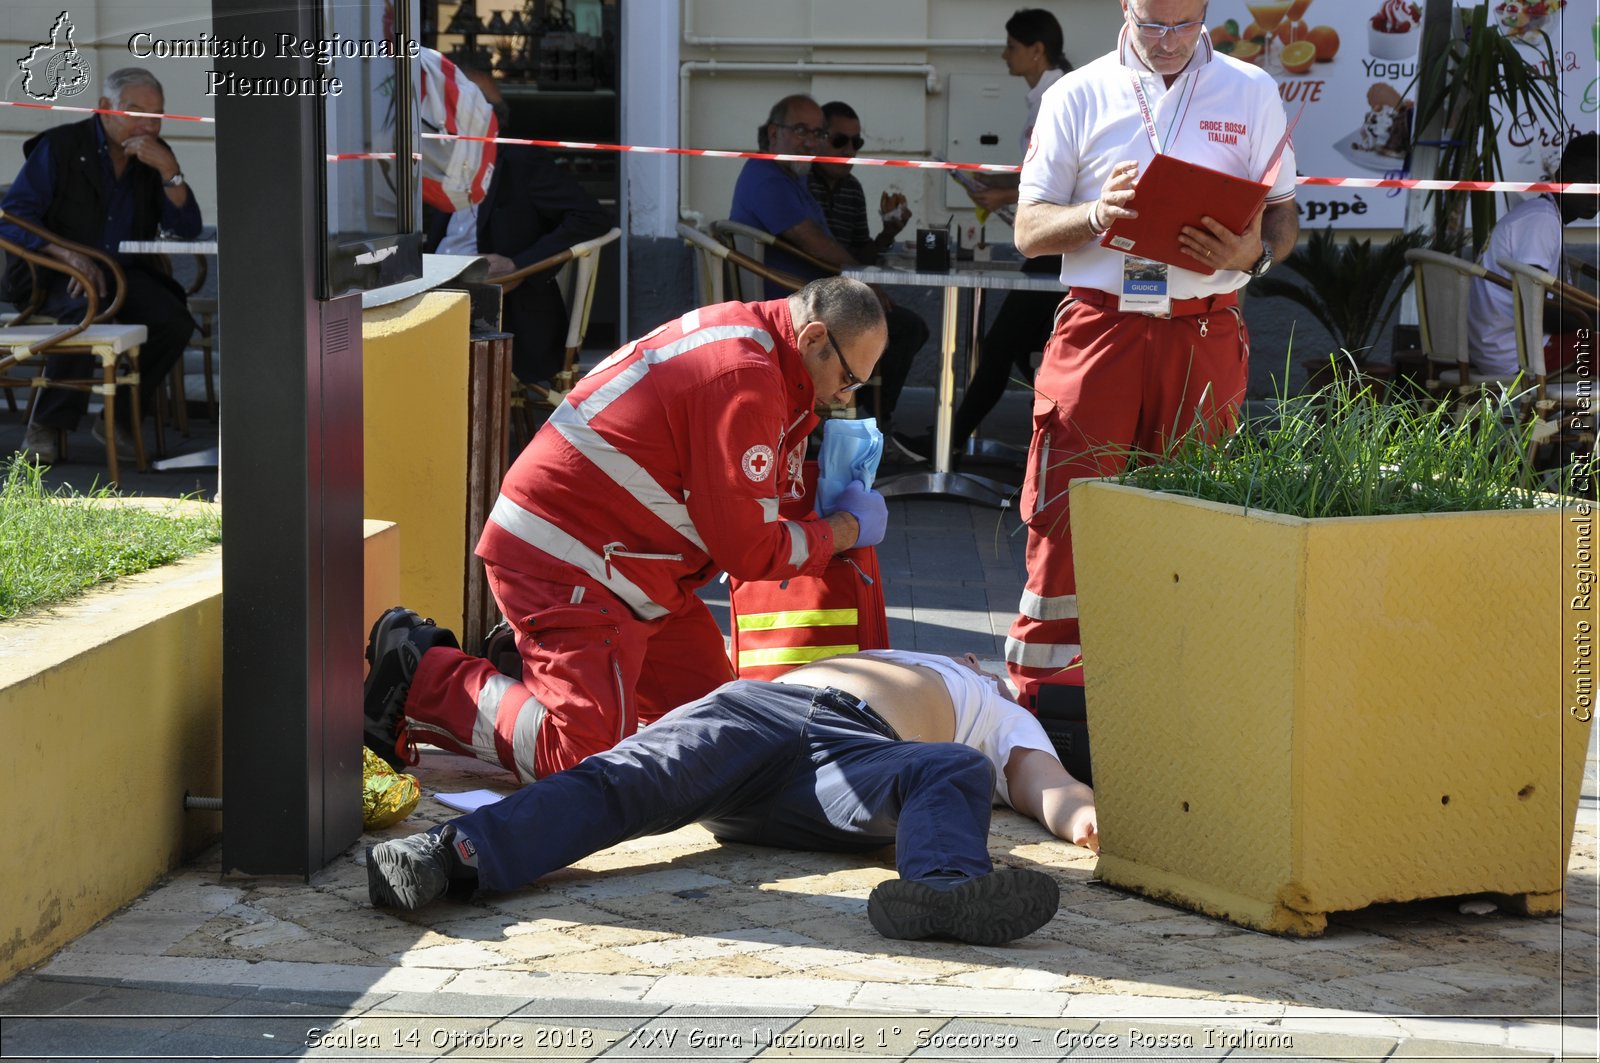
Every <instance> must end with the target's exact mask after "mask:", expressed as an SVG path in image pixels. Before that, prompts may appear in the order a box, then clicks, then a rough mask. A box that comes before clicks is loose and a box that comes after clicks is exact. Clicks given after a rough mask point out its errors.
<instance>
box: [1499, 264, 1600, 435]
mask: <svg viewBox="0 0 1600 1063" xmlns="http://www.w3.org/2000/svg"><path fill="white" fill-rule="evenodd" d="M1499 261H1500V268H1501V269H1503V270H1505V271H1506V272H1507V273H1509V274H1510V275H1511V295H1512V299H1511V306H1512V319H1513V321H1514V322H1515V325H1516V334H1517V362H1518V364H1519V365H1520V366H1521V368H1522V374H1523V376H1524V377H1525V378H1526V381H1525V382H1531V383H1532V385H1533V391H1532V394H1531V395H1530V396H1529V401H1528V413H1529V415H1530V416H1531V417H1533V418H1534V427H1533V439H1532V441H1531V442H1530V444H1529V446H1530V450H1531V449H1532V448H1534V447H1537V446H1539V444H1541V443H1546V442H1549V441H1550V440H1553V439H1556V438H1557V437H1559V436H1562V435H1563V432H1562V428H1561V426H1562V424H1564V423H1570V422H1569V421H1568V420H1567V418H1566V417H1565V416H1564V415H1565V414H1570V413H1573V412H1576V411H1578V410H1580V409H1582V408H1584V407H1585V406H1586V405H1588V404H1589V403H1591V402H1592V401H1593V397H1594V394H1593V390H1592V388H1591V389H1590V390H1589V392H1588V394H1587V395H1585V394H1584V393H1583V392H1581V391H1580V389H1579V386H1578V381H1575V380H1563V381H1555V382H1552V381H1550V380H1549V379H1548V375H1549V374H1548V373H1547V372H1546V369H1545V362H1544V309H1545V305H1546V303H1547V301H1548V299H1547V297H1548V296H1552V295H1553V296H1555V298H1556V299H1557V301H1559V302H1561V303H1563V304H1565V305H1566V306H1567V307H1570V308H1572V309H1576V310H1581V311H1584V312H1586V313H1589V314H1600V299H1596V298H1595V297H1594V296H1592V295H1590V294H1589V293H1588V292H1585V291H1583V290H1582V289H1579V288H1575V287H1573V286H1572V285H1570V284H1567V283H1566V282H1565V281H1562V280H1560V279H1559V278H1557V277H1554V276H1552V275H1551V274H1549V273H1546V272H1545V271H1544V270H1542V269H1538V268H1536V267H1534V266H1530V265H1528V264H1526V263H1524V262H1517V261H1515V260H1513V259H1509V258H1502V259H1500V260H1499ZM1573 420H1577V419H1576V418H1574V419H1573ZM1576 437H1577V438H1586V439H1589V440H1591V441H1592V440H1593V438H1594V433H1593V431H1592V430H1591V431H1587V432H1582V433H1576ZM1532 457H1533V455H1532V454H1531V453H1530V454H1529V460H1530V464H1531V461H1532Z"/></svg>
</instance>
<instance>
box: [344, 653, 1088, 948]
mask: <svg viewBox="0 0 1600 1063" xmlns="http://www.w3.org/2000/svg"><path fill="white" fill-rule="evenodd" d="M997 803H998V804H1007V805H1010V806H1011V807H1012V808H1015V809H1016V810H1017V811H1019V812H1022V813H1024V814H1026V815H1029V816H1032V817H1034V818H1035V819H1037V820H1038V821H1039V822H1040V823H1042V824H1043V825H1044V826H1045V827H1047V828H1048V829H1049V830H1050V831H1051V832H1052V833H1053V834H1055V835H1056V836H1057V837H1060V838H1062V839H1065V840H1067V841H1070V842H1073V843H1074V844H1077V845H1083V846H1086V847H1088V848H1091V849H1094V850H1096V851H1098V849H1099V835H1098V833H1097V827H1096V822H1095V812H1094V796H1093V794H1092V793H1091V791H1090V790H1089V788H1088V787H1087V786H1085V785H1083V784H1082V783H1080V782H1078V781H1077V780H1075V779H1074V778H1073V777H1072V776H1071V775H1070V774H1068V773H1067V771H1066V769H1065V768H1063V767H1062V766H1061V761H1060V759H1059V758H1058V756H1057V755H1056V752H1055V750H1054V749H1053V748H1052V746H1051V742H1050V739H1049V737H1048V736H1047V735H1046V734H1045V731H1044V729H1043V728H1042V727H1041V726H1040V725H1039V723H1038V721H1037V720H1036V719H1035V718H1034V717H1033V715H1032V714H1031V713H1029V712H1027V711H1026V710H1024V709H1023V708H1021V707H1020V706H1018V705H1017V704H1016V703H1015V702H1014V701H1012V700H1011V697H1010V694H1009V693H1008V691H1007V688H1006V687H1005V686H1004V685H1003V684H1002V683H1001V682H1000V681H997V680H996V679H995V678H994V677H992V676H990V675H988V674H987V673H985V672H983V671H982V670H980V669H979V668H978V665H977V659H976V658H975V657H973V656H972V655H971V654H968V655H967V656H966V658H965V659H963V660H961V661H954V660H952V659H951V658H948V657H941V656H938V655H935V654H924V653H909V652H904V651H898V650H875V651H868V652H864V653H858V654H850V655H847V656H840V657H831V658H828V659H826V660H823V661H818V662H816V663H814V664H810V665H806V666H804V667H802V668H797V669H795V670H794V671H792V672H789V673H788V674H786V675H785V676H783V677H782V678H781V679H780V680H779V681H777V682H771V683H766V682H755V681H750V680H738V681H735V682H732V683H728V684H725V685H724V686H722V687H719V688H718V689H716V690H714V691H712V692H711V693H710V694H709V695H707V696H706V697H704V698H702V699H700V700H699V701H695V702H691V703H690V704H688V705H684V706H681V707H679V708H677V709H674V710H673V711H672V712H669V713H667V714H666V715H665V716H663V717H662V718H661V719H659V720H657V721H656V722H655V723H653V724H650V725H649V726H648V727H646V728H645V729H644V730H642V731H640V732H638V733H637V734H634V735H632V736H630V737H629V738H627V739H626V740H624V741H623V742H621V743H619V744H618V745H617V746H615V747H614V748H612V749H610V750H607V751H606V752H603V753H597V754H595V755H593V756H591V757H589V758H587V759H586V760H584V761H582V762H581V763H579V764H578V765H576V766H575V767H572V768H569V769H567V770H566V771H562V772H557V773H556V774H554V775H551V776H548V777H547V778H543V779H540V780H538V781H537V782H535V783H533V784H532V785H529V786H526V787H524V788H523V789H521V790H519V791H518V792H516V793H514V794H512V795H511V796H509V797H507V798H505V799H503V800H501V801H499V802H496V803H495V804H492V805H489V806H487V807H485V808H481V809H479V810H477V811H475V812H472V813H469V814H468V815H465V816H461V817H459V818H457V819H454V820H451V821H450V822H449V823H446V824H444V825H443V826H442V827H440V828H438V829H436V831H434V832H430V833H427V834H417V835H412V836H411V837H409V838H402V839H398V840H395V841H389V842H384V843H382V844H380V845H377V846H374V847H373V848H372V849H369V850H368V853H367V874H368V889H369V892H370V894H371V897H372V902H373V904H374V905H377V906H381V907H398V908H406V909H412V908H417V907H420V906H421V905H423V904H426V903H428V902H429V901H432V900H434V899H436V898H438V897H440V896H443V895H444V894H446V893H447V892H457V893H459V892H467V893H470V892H471V891H472V890H474V889H477V888H483V889H491V890H509V889H516V888H518V887H521V886H524V885H527V884H528V883H531V882H533V881H535V880H536V879H538V878H539V877H540V876H541V875H545V874H548V873H549V872H551V871H554V870H557V869H558V868H562V867H565V866H567V865H568V864H570V863H572V862H573V861H576V860H581V859H582V858H584V857H585V856H588V855H590V854H591V853H595V852H598V851H599V850H601V849H605V848H607V847H609V846H612V845H616V844H618V843H620V842H623V841H627V840H628V839H630V838H637V837H641V836H644V835H650V834H664V833H666V832H668V831H673V830H677V829H678V828H680V827H683V826H686V825H688V824H690V823H695V822H702V823H704V824H705V826H706V827H707V828H708V829H709V830H710V831H711V832H712V834H714V835H715V836H716V837H717V838H718V839H720V840H724V841H736V842H744V843H748V844H755V845H772V846H779V847H783V848H788V849H802V850H833V851H847V852H850V851H863V850H868V849H875V848H879V847H881V846H885V845H888V844H890V843H893V844H895V846H896V854H895V858H896V865H897V867H898V870H899V872H900V877H899V878H898V879H893V880H890V881H888V882H884V883H881V884H880V885H879V886H878V887H877V888H876V889H874V890H873V892H872V896H871V898H870V899H869V902H868V908H867V914H868V917H869V918H870V920H871V921H872V925H873V926H874V927H875V928H877V930H878V931H879V932H880V933H882V934H884V935H885V936H887V937H894V938H923V937H953V938H957V939H959V940H962V941H967V942H972V943H975V944H989V945H993V944H999V943H1001V942H1005V941H1010V940H1012V939H1013V938H1017V937H1021V936H1023V935H1025V934H1029V933H1032V932H1033V931H1034V930H1036V929H1038V928H1039V927H1040V926H1042V925H1044V924H1045V923H1046V922H1048V921H1049V920H1050V919H1051V917H1053V916H1054V915H1055V912H1056V908H1057V905H1058V903H1059V898H1058V892H1057V887H1056V883H1055V880H1054V879H1053V878H1051V876H1049V875H1048V874H1046V873H1044V872H1042V871H1037V870H1031V869H1006V870H1002V871H995V870H994V867H993V865H992V864H991V863H990V860H989V846H988V834H989V815H990V809H991V808H992V807H993V806H994V805H995V804H997Z"/></svg>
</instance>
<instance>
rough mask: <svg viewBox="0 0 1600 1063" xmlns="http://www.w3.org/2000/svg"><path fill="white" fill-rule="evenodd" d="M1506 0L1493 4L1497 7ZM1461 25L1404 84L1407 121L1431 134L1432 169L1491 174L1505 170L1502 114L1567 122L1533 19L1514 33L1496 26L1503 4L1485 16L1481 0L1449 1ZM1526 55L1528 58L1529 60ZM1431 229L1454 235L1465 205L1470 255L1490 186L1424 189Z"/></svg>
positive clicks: (1458, 234)
mask: <svg viewBox="0 0 1600 1063" xmlns="http://www.w3.org/2000/svg"><path fill="white" fill-rule="evenodd" d="M1509 6H1511V5H1507V4H1498V5H1496V7H1497V8H1507V7H1509ZM1518 6H1519V7H1520V8H1522V9H1523V10H1527V9H1530V8H1535V7H1537V8H1541V9H1546V12H1548V10H1553V9H1555V8H1559V7H1560V6H1561V4H1560V3H1556V2H1553V0H1542V2H1540V3H1537V4H1523V5H1518ZM1457 11H1458V15H1459V17H1460V19H1461V26H1460V28H1461V32H1460V34H1459V35H1456V36H1454V38H1453V39H1452V40H1451V41H1450V42H1449V44H1448V46H1447V47H1445V48H1444V49H1443V50H1442V51H1440V52H1438V53H1437V58H1436V59H1435V60H1434V61H1433V62H1432V63H1430V64H1428V65H1427V68H1426V69H1423V68H1421V67H1419V68H1418V71H1417V77H1416V79H1415V80H1414V81H1413V82H1412V84H1411V85H1410V86H1408V87H1407V90H1406V94H1407V95H1408V96H1409V95H1410V93H1411V91H1412V89H1415V90H1416V91H1417V94H1418V95H1417V116H1416V123H1415V128H1416V129H1418V130H1420V131H1423V135H1424V136H1435V135H1436V136H1437V138H1438V139H1437V145H1438V147H1439V149H1440V150H1439V155H1438V162H1437V165H1436V168H1435V172H1434V174H1433V176H1434V177H1435V178H1436V179H1439V180H1446V181H1499V180H1503V179H1504V178H1505V168H1504V166H1503V165H1502V163H1501V159H1500V137H1501V132H1502V130H1503V129H1504V128H1505V125H1506V123H1507V122H1508V121H1510V122H1514V123H1517V124H1520V125H1523V126H1527V127H1536V124H1538V123H1542V124H1543V125H1545V126H1548V127H1549V128H1552V129H1557V130H1562V129H1566V128H1567V127H1568V123H1567V122H1566V121H1565V120H1564V118H1563V116H1562V114H1561V109H1560V106H1559V103H1558V101H1559V99H1560V90H1559V88H1558V86H1557V81H1556V73H1555V71H1556V70H1557V69H1558V64H1557V63H1556V55H1555V45H1554V44H1553V42H1552V41H1551V40H1550V38H1549V36H1548V35H1547V34H1545V33H1543V32H1542V31H1539V29H1538V27H1534V29H1533V30H1532V31H1528V30H1526V29H1524V30H1523V31H1521V32H1517V33H1515V34H1508V33H1507V32H1503V27H1506V26H1507V19H1506V15H1505V12H1503V11H1497V12H1496V13H1497V15H1498V16H1499V17H1498V18H1493V19H1492V18H1490V11H1489V5H1488V4H1487V3H1479V4H1476V5H1473V6H1471V7H1460V8H1458V9H1457ZM1530 60H1531V61H1530ZM1428 196H1429V202H1430V203H1431V205H1432V207H1433V215H1434V223H1433V228H1434V231H1435V232H1437V233H1441V234H1449V235H1450V237H1451V238H1452V239H1456V240H1457V241H1458V242H1459V241H1460V240H1461V239H1465V238H1466V236H1467V235H1468V234H1467V231H1466V221H1467V217H1468V208H1469V206H1470V208H1471V214H1470V217H1471V222H1472V224H1471V231H1470V238H1471V242H1472V255H1473V257H1474V258H1476V257H1477V256H1478V255H1479V254H1481V253H1482V252H1483V245H1484V244H1486V243H1487V242H1488V240H1489V233H1490V231H1491V230H1492V229H1493V228H1494V225H1495V220H1496V216H1497V213H1498V212H1497V203H1498V200H1499V198H1500V196H1499V194H1498V193H1495V192H1470V193H1467V194H1465V195H1463V194H1462V193H1459V192H1451V193H1442V192H1430V193H1429V194H1428Z"/></svg>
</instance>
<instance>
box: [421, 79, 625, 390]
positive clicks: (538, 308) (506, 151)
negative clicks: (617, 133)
mask: <svg viewBox="0 0 1600 1063" xmlns="http://www.w3.org/2000/svg"><path fill="white" fill-rule="evenodd" d="M461 72H462V73H463V74H465V75H466V76H467V77H469V78H471V79H472V82H473V84H475V85H477V86H478V88H480V89H482V90H483V95H484V98H485V99H486V100H488V101H489V104H490V105H491V106H492V107H494V109H495V115H496V117H497V118H498V119H499V122H500V131H501V134H502V135H506V126H507V124H508V123H509V119H510V117H511V112H510V108H509V107H508V106H507V105H506V102H505V99H504V98H503V97H502V96H501V95H500V88H499V86H498V85H496V84H495V80H494V77H493V76H492V75H491V74H490V73H489V72H488V71H486V70H473V69H471V68H469V67H462V68H461ZM424 224H425V226H426V241H425V243H424V247H425V248H426V249H427V250H428V251H430V252H433V253H435V254H452V255H482V256H483V257H484V258H486V259H488V260H489V279H490V280H493V279H494V278H495V277H496V276H503V275H504V274H507V273H513V272H515V271H517V270H519V269H521V268H523V267H524V266H531V265H533V264H534V263H535V262H539V261H541V260H543V259H546V258H549V257H550V256H551V255H553V254H555V253H557V252H558V251H562V250H564V249H566V248H568V247H571V246H572V245H573V244H576V243H581V242H583V241H584V240H592V239H594V238H595V237H597V236H601V235H604V234H605V232H606V231H607V230H609V229H610V228H611V215H610V214H609V213H607V211H606V210H605V209H604V208H603V207H601V206H600V204H599V203H598V202H596V201H595V198H594V197H593V196H591V195H590V194H589V193H588V192H585V191H584V190H583V187H582V186H581V185H579V184H578V182H577V181H575V180H573V179H572V178H571V177H570V176H568V175H567V174H565V173H563V172H562V171H561V169H560V168H559V167H557V166H556V164H555V161H554V160H553V159H552V158H551V157H550V154H549V153H548V152H546V151H545V150H544V149H543V148H536V147H533V146H532V145H529V144H502V145H500V151H499V155H498V157H497V159H496V160H495V167H494V173H493V175H492V176H491V177H490V179H489V188H488V190H487V191H486V192H485V193H484V197H483V202H481V203H479V204H478V205H477V207H476V209H474V210H470V211H457V212H456V213H454V214H445V213H443V212H441V211H435V210H432V209H428V210H427V211H425V217H424ZM502 313H503V317H502V327H503V328H504V329H505V331H507V332H509V333H511V334H512V335H513V336H515V337H516V339H515V340H513V341H512V345H511V368H512V371H513V372H514V373H516V375H517V379H518V380H520V381H522V382H523V383H524V384H537V383H543V382H546V381H548V380H549V379H550V378H551V377H552V376H554V375H555V374H556V372H557V371H559V370H560V369H561V363H562V357H563V354H564V352H565V349H566V336H567V310H566V304H565V303H564V302H563V301H562V299H561V290H560V288H559V287H558V286H557V284H556V279H555V274H554V272H553V271H552V272H550V273H546V274H538V275H535V276H532V277H527V278H524V279H523V280H520V281H512V282H511V283H510V284H507V285H505V288H504V303H503V310H502Z"/></svg>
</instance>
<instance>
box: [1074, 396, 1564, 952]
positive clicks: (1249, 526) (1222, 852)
mask: <svg viewBox="0 0 1600 1063" xmlns="http://www.w3.org/2000/svg"><path fill="white" fill-rule="evenodd" d="M1512 401H1513V400H1512V397H1511V396H1501V397H1499V398H1498V399H1494V400H1488V399H1486V400H1484V401H1482V402H1480V403H1478V404H1477V405H1476V406H1474V407H1473V408H1472V409H1471V410H1469V411H1467V413H1466V414H1465V415H1457V416H1456V417H1455V418H1454V419H1452V417H1451V415H1450V414H1449V413H1448V412H1447V411H1445V410H1443V409H1440V408H1438V407H1432V408H1430V407H1428V406H1426V405H1423V404H1413V403H1384V402H1380V401H1378V399H1377V397H1376V396H1375V395H1374V394H1373V392H1372V391H1371V390H1370V389H1362V390H1359V391H1357V390H1353V389H1351V388H1349V387H1348V386H1346V384H1345V383H1344V382H1336V383H1335V384H1334V385H1333V386H1331V387H1330V388H1328V389H1326V390H1324V391H1321V392H1318V393H1316V394H1314V395H1309V396H1295V397H1286V398H1283V399H1282V400H1281V401H1280V403H1279V405H1278V410H1277V412H1276V414H1275V417H1274V419H1273V420H1272V421H1270V422H1252V423H1246V424H1244V425H1242V426H1241V427H1240V428H1239V430H1237V431H1235V432H1233V433H1231V434H1228V435H1226V436H1224V437H1223V438H1220V439H1216V440H1212V441H1207V440H1205V439H1202V438H1199V437H1198V436H1196V437H1191V438H1187V439H1185V440H1183V441H1181V442H1180V443H1179V445H1178V446H1176V447H1175V448H1174V449H1173V450H1172V451H1171V452H1170V453H1168V454H1166V455H1163V456H1161V457H1159V458H1147V459H1146V460H1142V461H1137V462H1134V463H1132V464H1131V465H1130V466H1129V469H1128V471H1127V472H1125V473H1124V474H1123V475H1122V476H1120V477H1117V478H1114V479H1113V480H1085V481H1079V482H1077V483H1075V484H1074V485H1073V486H1072V488H1071V499H1072V502H1071V513H1072V517H1071V520H1072V535H1073V554H1074V557H1075V559H1076V568H1077V581H1078V582H1077V594H1078V610H1079V617H1080V620H1081V623H1082V636H1083V648H1084V659H1085V661H1086V668H1085V681H1086V691H1087V697H1088V712H1089V732H1090V735H1091V742H1092V745H1093V750H1094V776H1095V791H1096V801H1097V805H1098V808H1099V814H1100V828H1101V837H1102V840H1103V846H1102V850H1101V856H1100V861H1099V866H1098V871H1097V874H1098V875H1099V877H1100V878H1102V879H1104V880H1106V881H1108V882H1110V883H1112V884H1115V885H1118V886H1122V887H1126V888H1130V889H1133V890H1137V891H1139V892H1142V893H1145V894H1148V895H1151V896H1154V897H1158V898H1162V899H1165V900H1170V901H1175V902H1177V903H1179V904H1182V905H1185V906H1188V907H1192V908H1196V909H1199V910H1201V911H1205V912H1209V913H1211V914H1213V915H1217V916H1221V917H1223V918H1226V919H1229V920H1232V921H1235V922H1238V923H1241V924H1243V925H1246V926H1251V927H1255V928H1258V929H1261V930H1266V931H1271V932H1276V933H1284V934H1294V935H1314V934H1318V933H1320V932H1321V931H1322V930H1323V928H1324V927H1325V925H1326V920H1327V914H1328V913H1329V912H1337V911H1344V910H1350V909H1355V908H1361V907H1364V906H1366V905H1369V904H1372V903H1374V902H1377V901H1401V900H1410V899H1416V898H1423V897H1438V896H1449V895H1457V894H1467V893H1493V894H1499V895H1502V896H1503V897H1504V898H1505V899H1506V903H1508V904H1510V905H1511V906H1513V907H1514V908H1516V909H1517V910H1519V911H1522V912H1526V913H1536V914H1551V913H1554V912H1557V911H1559V910H1560V908H1561V904H1562V897H1563V894H1562V889H1563V883H1564V881H1565V871H1566V862H1567V851H1568V846H1569V845H1570V839H1571V835H1572V829H1573V823H1574V818H1575V815H1576V809H1577V799H1578V792H1579V788H1580V785H1581V781H1582V774H1583V758H1584V751H1585V750H1586V749H1587V746H1588V727H1589V724H1588V715H1589V709H1588V708H1586V707H1585V706H1587V705H1589V704H1590V703H1591V701H1592V697H1593V691H1592V687H1589V688H1585V687H1584V686H1583V682H1584V681H1583V679H1582V678H1581V677H1580V676H1577V675H1575V674H1573V672H1572V669H1570V668H1569V667H1568V666H1567V665H1568V659H1569V658H1570V657H1571V656H1572V652H1573V647H1574V643H1573V641H1572V640H1573V639H1585V638H1588V637H1589V636H1588V635H1587V634H1586V632H1587V631H1588V626H1587V625H1588V623H1589V621H1588V617H1589V615H1590V614H1588V613H1587V612H1583V611H1578V607H1579V604H1580V603H1579V602H1578V601H1577V599H1575V598H1574V597H1573V595H1574V594H1578V593H1580V592H1581V590H1582V587H1584V586H1587V587H1590V588H1591V589H1592V584H1582V583H1581V580H1580V581H1579V583H1573V582H1572V580H1571V578H1570V577H1571V576H1572V573H1573V571H1574V570H1573V569H1572V568H1571V566H1570V565H1569V564H1568V563H1567V562H1568V561H1571V562H1573V563H1577V559H1578V558H1579V557H1580V556H1581V554H1580V544H1579V541H1578V537H1580V536H1587V535H1589V534H1590V531H1588V530H1585V529H1592V515H1591V514H1592V507H1591V506H1590V505H1589V503H1588V502H1586V501H1579V500H1582V499H1590V498H1592V497H1593V469H1592V468H1590V469H1587V470H1580V471H1576V472H1575V482H1574V484H1573V485H1572V487H1573V489H1574V494H1573V495H1572V496H1571V497H1569V498H1566V499H1563V498H1561V497H1555V496H1550V495H1543V494H1540V493H1539V492H1538V491H1536V490H1534V489H1533V488H1531V487H1530V486H1529V485H1528V484H1527V482H1526V477H1525V476H1524V474H1523V469H1522V464H1521V461H1520V459H1519V454H1520V448H1521V444H1522V442H1523V441H1522V439H1520V438H1518V437H1519V436H1520V435H1521V434H1522V433H1520V432H1518V431H1516V430H1511V429H1508V428H1507V427H1506V425H1505V421H1504V416H1505V414H1506V413H1507V412H1508V408H1509V406H1508V404H1510V403H1511V402H1512ZM1584 541H1591V540H1584ZM1584 549H1592V548H1584ZM1568 553H1570V554H1571V555H1572V556H1571V557H1570V558H1568V557H1566V554H1568ZM1589 571H1590V572H1591V573H1592V569H1591V570H1589ZM1585 608H1587V607H1586V606H1585ZM1582 648H1583V647H1581V646H1580V647H1579V649H1580V650H1581V649H1582Z"/></svg>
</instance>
